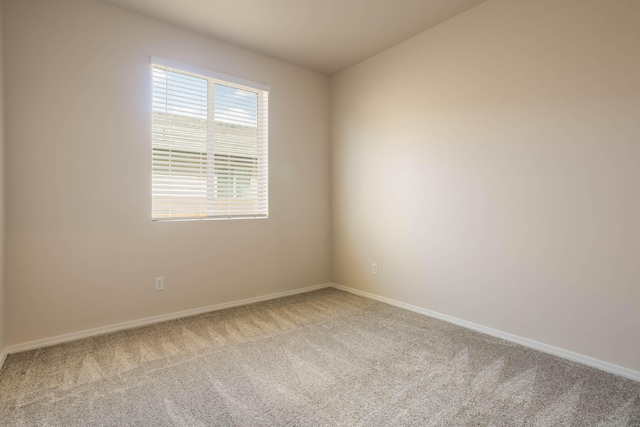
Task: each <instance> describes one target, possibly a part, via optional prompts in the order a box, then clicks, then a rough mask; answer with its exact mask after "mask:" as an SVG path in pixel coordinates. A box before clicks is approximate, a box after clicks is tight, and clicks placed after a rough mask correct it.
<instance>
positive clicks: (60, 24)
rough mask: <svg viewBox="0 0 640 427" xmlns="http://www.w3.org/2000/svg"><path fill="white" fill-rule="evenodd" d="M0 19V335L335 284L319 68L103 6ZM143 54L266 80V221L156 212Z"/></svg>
mask: <svg viewBox="0 0 640 427" xmlns="http://www.w3.org/2000/svg"><path fill="white" fill-rule="evenodd" d="M5 16H6V20H5V24H6V25H5V42H6V43H5V64H6V68H5V77H6V83H7V84H6V92H5V94H6V123H7V129H6V130H7V152H6V155H7V184H8V188H7V206H8V209H7V293H6V297H7V301H8V305H7V319H8V324H9V326H10V327H9V328H8V334H7V344H17V343H23V342H26V341H30V340H35V339H39V338H44V337H51V336H55V335H58V334H63V333H69V332H75V331H79V330H82V329H87V328H92V327H98V326H102V325H110V324H114V323H117V322H122V321H128V320H135V319H140V318H143V317H147V316H153V315H159V314H165V313H170V312H175V311H179V310H185V309H191V308H196V307H202V306H207V305H210V304H216V303H222V302H227V301H232V300H238V299H242V298H248V297H254V296H260V295H266V294H269V293H274V292H278V291H286V290H293V289H296V288H301V287H306V286H310V285H317V284H320V283H324V282H327V281H329V280H330V253H329V251H330V242H329V239H330V231H329V225H330V224H329V216H330V215H329V213H330V212H329V181H330V180H329V139H328V133H329V129H328V114H329V112H328V105H329V101H328V93H329V90H328V84H329V82H328V78H327V77H326V76H323V75H320V74H316V73H313V72H309V71H306V70H303V69H301V68H298V67H294V66H291V65H288V64H285V63H282V62H280V61H277V60H274V59H270V58H267V57H265V56H261V55H258V54H254V53H251V52H247V51H245V50H241V49H238V48H235V47H232V46H229V45H227V44H224V43H220V42H216V41H214V40H212V39H209V38H206V37H203V36H200V35H197V34H194V33H191V32H188V31H184V30H180V29H178V28H175V27H172V26H168V25H165V24H162V23H160V22H158V21H154V20H151V19H147V18H144V17H142V16H139V15H135V14H132V13H129V12H125V11H123V10H120V9H116V8H114V7H111V6H108V5H105V4H103V3H99V2H96V1H87V0H7V1H5ZM151 55H157V56H161V57H165V58H169V59H173V60H176V61H181V62H185V63H189V64H193V65H196V66H199V67H204V68H208V69H212V70H215V71H219V72H222V73H227V74H232V75H236V76H239V77H243V78H247V79H250V80H254V81H258V82H262V83H266V84H269V85H271V88H272V92H271V94H270V111H269V115H270V122H269V126H270V191H271V193H270V218H269V219H266V220H235V221H199V222H198V221H196V222H175V223H170V222H160V223H158V222H156V223H154V222H152V221H151V219H150V216H151V189H150V181H151V168H150V167H151V150H150V144H151V140H150V138H151V136H150V135H151V107H150V98H151V80H150V79H151V72H150V57H151ZM160 275H163V276H164V277H165V281H166V290H165V291H163V292H155V291H154V290H153V283H154V277H155V276H160Z"/></svg>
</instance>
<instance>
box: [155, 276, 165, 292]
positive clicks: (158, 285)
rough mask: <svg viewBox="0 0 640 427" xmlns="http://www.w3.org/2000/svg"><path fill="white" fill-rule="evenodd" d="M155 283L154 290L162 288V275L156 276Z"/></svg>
mask: <svg viewBox="0 0 640 427" xmlns="http://www.w3.org/2000/svg"><path fill="white" fill-rule="evenodd" d="M155 284H156V291H162V290H164V277H156V280H155Z"/></svg>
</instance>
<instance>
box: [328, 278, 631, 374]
mask: <svg viewBox="0 0 640 427" xmlns="http://www.w3.org/2000/svg"><path fill="white" fill-rule="evenodd" d="M331 286H332V287H334V288H336V289H340V290H342V291H346V292H350V293H352V294H355V295H360V296H362V297H365V298H369V299H373V300H376V301H380V302H384V303H387V304H390V305H394V306H396V307H400V308H404V309H407V310H410V311H413V312H416V313H420V314H424V315H426V316H429V317H434V318H436V319H440V320H444V321H445V322H449V323H453V324H455V325H458V326H462V327H465V328H467V329H472V330H474V331H478V332H481V333H483V334H487V335H491V336H494V337H497V338H501V339H503V340H505V341H510V342H513V343H516V344H520V345H523V346H525V347H529V348H532V349H535V350H539V351H542V352H544V353H548V354H552V355H554V356H559V357H562V358H563V359H568V360H571V361H574V362H578V363H582V364H583V365H588V366H591V367H594V368H597V369H600V370H603V371H606V372H610V373H612V374H616V375H620V376H622V377H625V378H629V379H632V380H635V381H639V382H640V372H638V371H634V370H632V369H628V368H624V367H622V366H618V365H614V364H613V363H609V362H605V361H602V360H598V359H594V358H593V357H589V356H585V355H583V354H580V353H575V352H573V351H569V350H565V349H562V348H558V347H554V346H551V345H548V344H544V343H541V342H538V341H534V340H530V339H528V338H523V337H520V336H518V335H513V334H510V333H508V332H503V331H499V330H497V329H493V328H489V327H486V326H482V325H478V324H476V323H473V322H468V321H466V320H462V319H458V318H456V317H453V316H448V315H446V314H442V313H438V312H436V311H431V310H427V309H426V308H422V307H417V306H415V305H411V304H407V303H404V302H400V301H396V300H393V299H391V298H386V297H382V296H380V295H376V294H372V293H370V292H365V291H361V290H358V289H354V288H349V287H347V286H342V285H338V284H336V283H333V284H332V285H331Z"/></svg>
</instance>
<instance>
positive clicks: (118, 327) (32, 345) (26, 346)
mask: <svg viewBox="0 0 640 427" xmlns="http://www.w3.org/2000/svg"><path fill="white" fill-rule="evenodd" d="M330 286H332V283H323V284H321V285H314V286H308V287H306V288H300V289H294V290H292V291H284V292H277V293H274V294H269V295H263V296H259V297H253V298H246V299H241V300H237V301H231V302H223V303H221V304H214V305H210V306H207V307H200V308H194V309H191V310H184V311H178V312H175V313H169V314H162V315H159V316H152V317H146V318H144V319H139V320H132V321H129V322H122V323H116V324H115V325H108V326H101V327H99V328H93V329H86V330H84V331H79V332H72V333H70V334H64V335H58V336H55V337H51V338H44V339H40V340H35V341H29V342H25V343H22V344H15V345H10V346H8V347H6V348H5V349H4V351H3V353H2V357H3V358H2V359H0V360H2V361H3V362H4V357H6V355H7V354H12V353H20V352H22V351H27V350H35V349H37V348H42V347H49V346H52V345H56V344H62V343H65V342H69V341H75V340H79V339H82V338H88V337H93V336H96V335H102V334H108V333H111V332H117V331H122V330H125V329H133V328H139V327H141V326H148V325H152V324H154V323H160V322H166V321H167V320H174V319H180V318H183V317H189V316H195V315H197V314H202V313H208V312H211V311H218V310H224V309H225V308H232V307H238V306H241V305H248V304H254V303H257V302H262V301H268V300H272V299H277V298H283V297H288V296H292V295H297V294H303V293H306V292H312V291H317V290H319V289H324V288H328V287H330ZM0 367H2V365H1V364H0Z"/></svg>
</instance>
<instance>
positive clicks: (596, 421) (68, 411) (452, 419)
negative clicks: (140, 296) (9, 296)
mask: <svg viewBox="0 0 640 427" xmlns="http://www.w3.org/2000/svg"><path fill="white" fill-rule="evenodd" d="M0 424H2V425H3V426H640V383H637V382H634V381H631V380H628V379H625V378H622V377H619V376H615V375H612V374H608V373H606V372H602V371H599V370H597V369H593V368H590V367H587V366H583V365H580V364H577V363H574V362H571V361H567V360H564V359H560V358H557V357H554V356H551V355H548V354H545V353H541V352H538V351H535V350H532V349H529V348H526V347H523V346H520V345H517V344H513V343H510V342H507V341H503V340H500V339H498V338H494V337H491V336H487V335H483V334H480V333H477V332H474V331H471V330H468V329H465V328H462V327H459V326H456V325H453V324H449V323H446V322H443V321H440V320H437V319H432V318H429V317H426V316H423V315H420V314H416V313H413V312H410V311H406V310H403V309H400V308H397V307H393V306H390V305H386V304H383V303H379V302H376V301H372V300H369V299H366V298H362V297H359V296H355V295H352V294H349V293H346V292H342V291H338V290H335V289H323V290H320V291H316V292H310V293H306V294H301V295H296V296H292V297H287V298H282V299H278V300H272V301H267V302H262V303H258V304H253V305H248V306H243V307H236V308H232V309H227V310H222V311H216V312H211V313H206V314H202V315H198V316H193V317H189V318H184V319H179V320H173V321H169V322H165V323H160V324H156V325H153V326H148V327H143V328H138V329H132V330H127V331H121V332H116V333H111V334H106V335H101V336H97V337H92V338H87V339H83V340H78V341H74V342H70V343H65V344H61V345H56V346H53V347H47V348H42V349H38V350H33V351H27V352H24V353H19V354H12V355H9V356H8V358H7V360H6V363H5V366H4V367H3V369H2V371H0Z"/></svg>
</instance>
